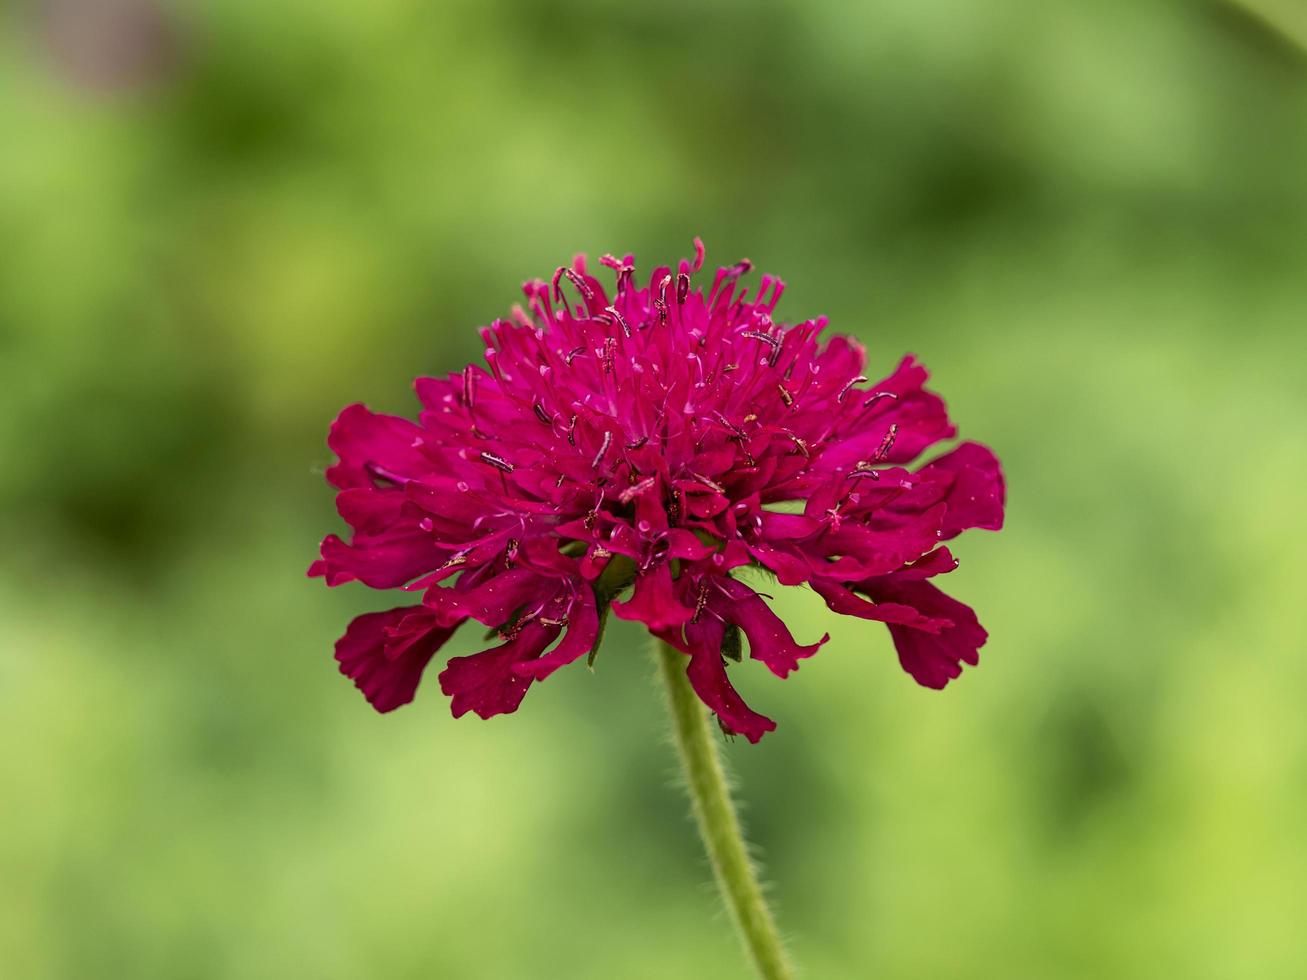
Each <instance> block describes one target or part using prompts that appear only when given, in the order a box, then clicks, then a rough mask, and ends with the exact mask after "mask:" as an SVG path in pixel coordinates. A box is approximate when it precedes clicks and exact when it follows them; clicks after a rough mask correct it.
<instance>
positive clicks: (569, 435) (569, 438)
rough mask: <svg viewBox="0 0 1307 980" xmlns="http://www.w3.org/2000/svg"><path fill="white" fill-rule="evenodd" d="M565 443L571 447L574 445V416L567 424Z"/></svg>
mask: <svg viewBox="0 0 1307 980" xmlns="http://www.w3.org/2000/svg"><path fill="white" fill-rule="evenodd" d="M567 441H568V442H569V443H570V444H571V445H573V446H575V445H576V416H575V415H573V416H572V420H571V421H570V422H568V423H567Z"/></svg>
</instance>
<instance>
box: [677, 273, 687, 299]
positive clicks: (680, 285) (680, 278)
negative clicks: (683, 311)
mask: <svg viewBox="0 0 1307 980" xmlns="http://www.w3.org/2000/svg"><path fill="white" fill-rule="evenodd" d="M689 295H690V277H689V276H688V275H686V274H685V273H684V272H681V273H678V274H677V276H676V302H677V305H678V306H684V305H685V298H686V297H687V296H689Z"/></svg>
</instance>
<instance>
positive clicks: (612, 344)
mask: <svg viewBox="0 0 1307 980" xmlns="http://www.w3.org/2000/svg"><path fill="white" fill-rule="evenodd" d="M616 351H617V340H616V339H615V338H613V337H609V338H608V339H607V340H605V341H604V349H603V352H602V353H601V354H600V355H599V357H600V360H601V361H602V362H603V366H604V374H612V373H613V355H614V354H615V353H616Z"/></svg>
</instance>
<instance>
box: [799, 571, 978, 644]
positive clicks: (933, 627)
mask: <svg viewBox="0 0 1307 980" xmlns="http://www.w3.org/2000/svg"><path fill="white" fill-rule="evenodd" d="M812 589H813V591H814V592H816V593H817V594H818V595H819V596H821V597H822V598H823V599H825V600H826V605H827V606H829V607H830V609H831V611H832V612H837V613H839V614H840V615H841V616H857V617H859V618H861V619H871V620H875V621H876V622H879V623H895V624H898V625H902V626H911V627H912V628H913V629H919V630H925V631H926V632H928V633H938V632H940V631H941V630H943V629H947V628H948V627H949V626H952V625H953V623H952V620H948V619H934V618H932V617H930V616H927V615H926V614H925V613H923V612H922V611H921V610H920V609H917V608H916V607H915V606H908V605H904V604H903V603H901V602H870V601H868V600H867V599H864V598H862V597H861V596H859V595H856V594H855V593H854V592H853V591H852V590H851V589H846V588H845V587H844V586H842V585H840V584H839V583H837V582H831V581H829V580H827V579H816V578H815V579H813V580H812Z"/></svg>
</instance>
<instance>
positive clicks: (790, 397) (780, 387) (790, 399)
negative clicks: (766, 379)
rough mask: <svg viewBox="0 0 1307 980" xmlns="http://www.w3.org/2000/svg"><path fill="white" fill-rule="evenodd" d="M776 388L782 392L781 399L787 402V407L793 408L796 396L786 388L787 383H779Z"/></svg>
mask: <svg viewBox="0 0 1307 980" xmlns="http://www.w3.org/2000/svg"><path fill="white" fill-rule="evenodd" d="M776 390H777V391H778V392H779V393H780V396H781V401H783V402H784V403H785V407H786V408H793V407H794V396H793V395H791V394H790V390H789V389H788V388H786V387H785V385H777V386H776Z"/></svg>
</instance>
